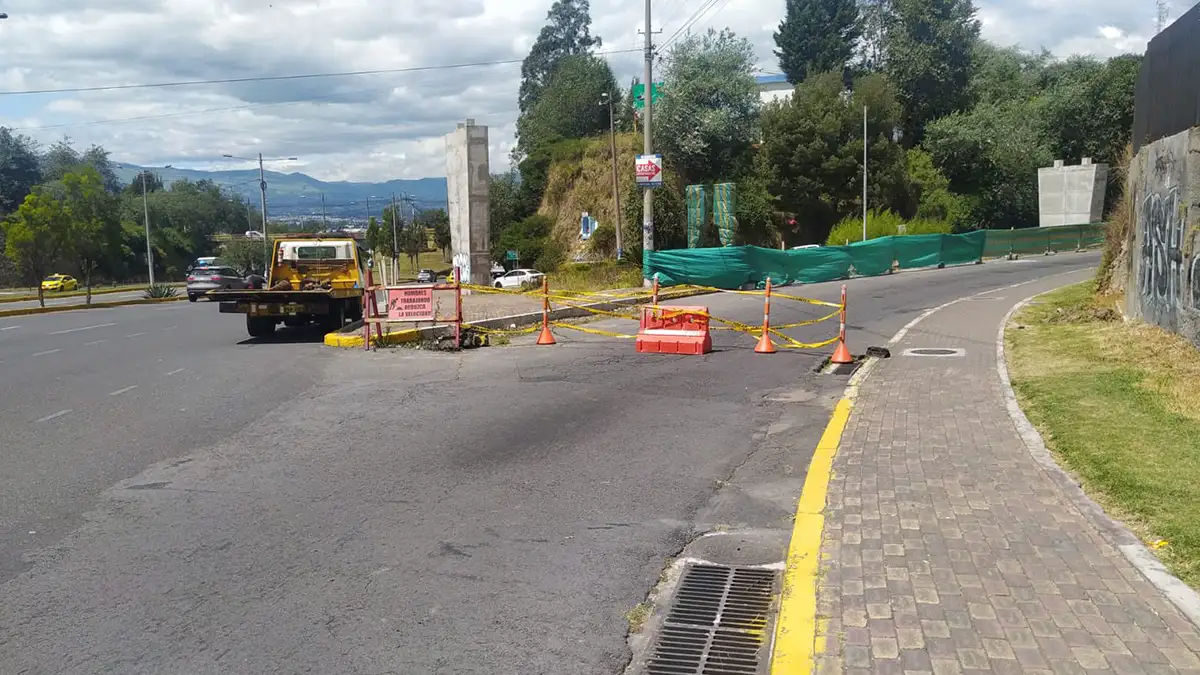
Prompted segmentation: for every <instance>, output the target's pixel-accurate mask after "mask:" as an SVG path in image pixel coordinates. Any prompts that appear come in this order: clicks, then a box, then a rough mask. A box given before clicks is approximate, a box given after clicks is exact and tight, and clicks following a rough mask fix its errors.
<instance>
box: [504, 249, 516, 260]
mask: <svg viewBox="0 0 1200 675" xmlns="http://www.w3.org/2000/svg"><path fill="white" fill-rule="evenodd" d="M504 259H505V260H516V259H517V252H516V251H505V252H504Z"/></svg>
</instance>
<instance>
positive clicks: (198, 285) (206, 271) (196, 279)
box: [187, 267, 246, 302]
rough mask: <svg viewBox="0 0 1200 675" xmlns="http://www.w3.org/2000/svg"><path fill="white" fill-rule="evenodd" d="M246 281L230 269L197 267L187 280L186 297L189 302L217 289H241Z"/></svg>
mask: <svg viewBox="0 0 1200 675" xmlns="http://www.w3.org/2000/svg"><path fill="white" fill-rule="evenodd" d="M245 287H246V279H245V278H244V277H243V276H242V275H240V274H238V273H237V270H235V269H233V268H232V267H198V268H196V269H194V270H192V272H191V274H189V275H188V278H187V297H188V300H189V301H190V302H195V301H196V298H198V297H200V296H201V295H204V294H205V293H207V292H209V291H214V290H217V289H222V290H225V289H242V288H245Z"/></svg>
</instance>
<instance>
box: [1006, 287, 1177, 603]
mask: <svg viewBox="0 0 1200 675" xmlns="http://www.w3.org/2000/svg"><path fill="white" fill-rule="evenodd" d="M1049 292H1052V291H1046V292H1045V293H1049ZM1045 293H1037V294H1035V295H1031V296H1029V297H1028V298H1025V299H1024V300H1022V301H1020V302H1018V303H1017V304H1015V305H1013V306H1012V308H1011V309H1009V310H1008V313H1007V314H1005V315H1004V320H1003V321H1001V322H1000V329H999V330H998V331H997V333H996V371H997V374H998V375H999V377H1000V384H1001V385H1002V388H1003V393H1004V404H1005V407H1006V408H1007V409H1008V415H1009V417H1010V418H1011V419H1012V422H1013V425H1014V426H1016V428H1017V434H1018V435H1019V436H1020V437H1021V441H1022V442H1023V443H1024V445H1025V449H1026V450H1027V451H1028V452H1029V454H1030V455H1031V456H1032V457H1033V459H1034V461H1035V462H1037V463H1038V465H1039V466H1041V467H1042V470H1043V471H1044V472H1045V473H1046V476H1047V477H1049V478H1050V480H1052V481H1053V482H1054V484H1055V485H1057V486H1058V487H1059V488H1060V489H1061V490H1062V491H1063V494H1064V495H1066V497H1067V499H1069V500H1070V501H1071V504H1072V505H1073V506H1075V508H1077V509H1079V512H1080V513H1081V514H1083V516H1084V518H1087V519H1088V520H1089V521H1090V522H1091V523H1092V525H1093V526H1094V527H1095V528H1096V529H1097V530H1098V531H1099V532H1100V534H1101V535H1102V536H1103V537H1104V538H1105V539H1108V540H1109V541H1110V542H1112V544H1113V546H1115V547H1116V548H1117V550H1118V551H1120V552H1121V555H1123V556H1125V559H1126V560H1128V561H1129V562H1130V564H1132V565H1133V566H1134V568H1135V569H1137V571H1139V572H1141V573H1142V576H1144V577H1146V580H1147V581H1149V582H1150V584H1151V585H1152V586H1154V587H1155V588H1157V589H1158V590H1159V592H1160V593H1162V594H1163V595H1165V596H1166V597H1167V599H1168V600H1170V601H1171V603H1172V604H1174V605H1175V607H1176V608H1178V609H1179V611H1180V612H1182V613H1183V615H1184V616H1186V617H1187V618H1188V619H1189V620H1190V621H1191V622H1192V623H1193V624H1195V625H1196V626H1198V627H1200V593H1197V592H1196V591H1194V590H1192V588H1191V587H1190V586H1188V585H1187V584H1185V583H1183V581H1181V580H1180V579H1179V577H1177V576H1175V575H1174V574H1171V572H1170V571H1169V570H1167V568H1166V566H1165V565H1163V564H1162V562H1161V561H1160V560H1159V559H1158V557H1157V556H1155V555H1154V553H1153V552H1152V551H1150V549H1149V548H1147V547H1146V546H1145V545H1144V544H1143V543H1142V541H1141V540H1140V539H1138V537H1137V535H1135V534H1134V533H1133V532H1131V531H1130V530H1129V528H1127V527H1125V526H1124V525H1123V524H1121V523H1120V522H1118V521H1116V520H1113V519H1112V518H1110V517H1109V515H1108V514H1107V513H1105V512H1104V509H1103V508H1101V507H1100V505H1099V504H1097V503H1096V502H1094V501H1092V498H1091V497H1088V496H1087V493H1085V492H1084V491H1083V488H1082V486H1081V484H1080V482H1079V480H1077V479H1076V478H1075V477H1074V476H1072V475H1071V474H1070V473H1069V472H1067V471H1066V470H1065V469H1063V468H1062V467H1061V466H1059V465H1058V462H1056V461H1055V460H1054V456H1053V455H1052V454H1051V453H1050V450H1049V449H1048V448H1047V447H1046V442H1045V440H1043V439H1042V435H1041V434H1039V433H1038V431H1037V429H1036V428H1035V427H1034V426H1033V424H1032V423H1031V422H1030V421H1029V418H1028V417H1026V416H1025V412H1024V411H1022V410H1021V406H1020V404H1019V403H1018V402H1017V394H1016V392H1015V391H1013V387H1012V380H1011V379H1009V375H1008V361H1007V358H1006V355H1005V349H1004V333H1005V329H1006V328H1007V327H1008V324H1009V322H1010V321H1011V320H1012V317H1013V315H1014V314H1016V313H1017V312H1018V311H1019V310H1020V309H1021V308H1022V307H1024V306H1025V305H1027V304H1029V302H1030V301H1031V300H1033V299H1034V298H1036V297H1038V296H1040V295H1045Z"/></svg>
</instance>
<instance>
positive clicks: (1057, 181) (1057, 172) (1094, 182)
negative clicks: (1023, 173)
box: [1038, 157, 1108, 227]
mask: <svg viewBox="0 0 1200 675" xmlns="http://www.w3.org/2000/svg"><path fill="white" fill-rule="evenodd" d="M1107 185H1108V165H1107V164H1093V163H1092V160H1091V158H1090V157H1084V158H1083V163H1082V164H1079V165H1075V166H1065V165H1064V163H1063V161H1062V160H1061V159H1060V160H1055V162H1054V166H1049V167H1044V168H1041V169H1038V225H1039V226H1040V227H1052V226H1055V225H1087V224H1089V223H1098V222H1100V219H1101V218H1102V217H1103V215H1104V192H1105V189H1106V187H1107Z"/></svg>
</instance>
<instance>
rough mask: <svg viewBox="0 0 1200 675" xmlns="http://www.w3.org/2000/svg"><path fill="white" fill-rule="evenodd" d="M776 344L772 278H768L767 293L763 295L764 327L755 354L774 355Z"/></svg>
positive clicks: (755, 347)
mask: <svg viewBox="0 0 1200 675" xmlns="http://www.w3.org/2000/svg"><path fill="white" fill-rule="evenodd" d="M775 351H776V350H775V343H774V342H771V277H767V286H766V291H765V292H764V293H763V327H762V337H760V338H759V339H758V344H757V345H755V346H754V353H755V354H774V353H775Z"/></svg>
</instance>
